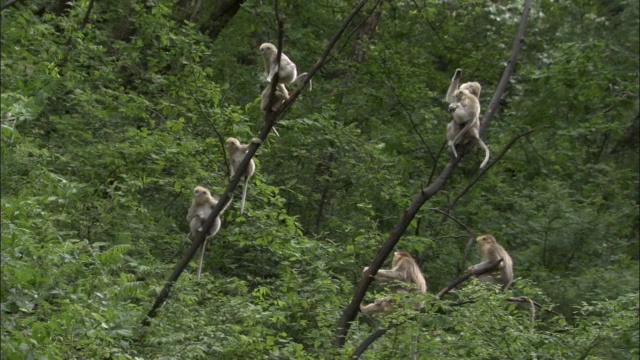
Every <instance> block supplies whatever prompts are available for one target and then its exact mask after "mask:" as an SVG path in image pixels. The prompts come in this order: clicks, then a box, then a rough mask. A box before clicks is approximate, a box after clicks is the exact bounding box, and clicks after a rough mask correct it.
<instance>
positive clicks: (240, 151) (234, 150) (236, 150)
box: [227, 137, 260, 214]
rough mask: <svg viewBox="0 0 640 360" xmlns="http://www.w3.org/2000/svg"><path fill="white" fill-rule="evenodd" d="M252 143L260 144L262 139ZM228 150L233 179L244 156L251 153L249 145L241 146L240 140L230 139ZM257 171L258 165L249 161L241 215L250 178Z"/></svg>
mask: <svg viewBox="0 0 640 360" xmlns="http://www.w3.org/2000/svg"><path fill="white" fill-rule="evenodd" d="M251 142H258V143H259V142H260V139H253V140H252V141H251ZM227 149H228V150H229V163H230V164H229V166H230V167H231V168H230V169H229V171H230V172H231V174H230V176H231V178H232V179H233V177H234V176H235V174H236V170H237V168H238V165H240V163H241V162H242V159H244V156H245V155H246V154H247V151H249V144H241V143H240V141H238V139H236V138H233V137H230V138H228V139H227ZM255 171H256V163H255V162H254V161H253V159H251V160H250V161H249V165H247V169H246V170H245V172H244V174H243V176H244V185H243V186H242V202H241V203H240V214H243V213H244V203H245V201H246V199H247V187H248V186H249V178H250V177H252V176H253V173H254V172H255Z"/></svg>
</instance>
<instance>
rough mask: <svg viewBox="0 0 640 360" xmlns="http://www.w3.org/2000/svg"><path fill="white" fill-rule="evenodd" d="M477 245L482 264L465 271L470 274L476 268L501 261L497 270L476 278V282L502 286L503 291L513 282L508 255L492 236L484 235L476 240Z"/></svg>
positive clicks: (511, 264) (511, 266) (511, 262)
mask: <svg viewBox="0 0 640 360" xmlns="http://www.w3.org/2000/svg"><path fill="white" fill-rule="evenodd" d="M476 242H477V243H478V251H479V252H480V257H481V258H482V262H481V263H479V264H476V265H473V266H470V267H469V268H468V269H467V272H472V271H474V270H476V269H478V268H482V267H483V266H486V265H488V264H490V263H492V262H495V261H498V260H499V259H502V262H501V263H500V265H498V268H497V269H496V270H494V271H493V272H490V273H484V274H482V275H479V276H478V280H480V282H483V283H491V284H499V285H502V291H505V290H507V289H508V288H509V286H511V283H512V282H513V261H512V260H511V256H510V255H509V253H508V252H507V251H506V250H505V249H504V248H503V247H502V246H500V244H498V242H497V241H496V238H494V237H493V236H492V235H489V234H486V235H481V236H478V237H477V238H476Z"/></svg>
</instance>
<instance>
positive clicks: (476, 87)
mask: <svg viewBox="0 0 640 360" xmlns="http://www.w3.org/2000/svg"><path fill="white" fill-rule="evenodd" d="M461 74H462V69H456V72H455V74H454V75H453V78H452V79H451V84H450V85H449V89H448V90H447V95H446V100H447V101H448V102H449V112H450V113H451V115H452V116H453V121H451V122H450V123H449V124H448V125H447V142H448V144H449V146H450V147H451V150H452V151H453V155H454V156H455V157H458V153H457V151H456V144H465V143H467V142H468V141H469V140H473V139H475V140H476V141H477V142H478V145H480V147H481V148H482V149H483V150H484V160H483V161H482V164H480V167H481V168H483V167H484V166H485V165H486V164H487V162H488V161H489V148H487V145H486V144H485V143H484V141H482V139H481V138H480V91H481V89H482V87H481V86H480V84H479V83H477V82H475V81H474V82H467V83H464V84H462V85H460V88H458V83H459V82H460V76H461Z"/></svg>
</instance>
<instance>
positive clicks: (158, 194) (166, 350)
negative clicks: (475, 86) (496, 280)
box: [0, 0, 640, 359]
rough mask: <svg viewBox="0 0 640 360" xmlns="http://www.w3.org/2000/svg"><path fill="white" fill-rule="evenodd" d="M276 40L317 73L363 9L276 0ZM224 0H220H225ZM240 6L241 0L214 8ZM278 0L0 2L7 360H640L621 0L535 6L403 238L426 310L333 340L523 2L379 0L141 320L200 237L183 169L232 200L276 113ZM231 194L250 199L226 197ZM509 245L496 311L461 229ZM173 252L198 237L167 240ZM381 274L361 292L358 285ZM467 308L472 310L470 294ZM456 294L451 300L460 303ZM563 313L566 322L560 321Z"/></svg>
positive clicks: (630, 38) (634, 102) (636, 226)
mask: <svg viewBox="0 0 640 360" xmlns="http://www.w3.org/2000/svg"><path fill="white" fill-rule="evenodd" d="M279 3H280V4H279V6H280V7H279V11H280V13H281V14H283V15H284V16H285V18H286V22H285V29H284V30H285V42H284V49H285V52H286V53H287V54H288V55H289V56H290V57H291V58H292V59H293V60H294V61H295V62H296V63H297V64H298V68H299V71H300V72H301V71H305V70H307V69H309V68H310V67H311V66H312V65H313V64H314V63H315V62H316V60H317V58H318V56H319V54H320V53H321V51H322V49H323V48H324V46H325V44H326V43H327V40H328V39H329V38H330V37H331V36H332V35H333V34H334V32H335V31H336V29H337V28H338V27H339V25H340V24H341V22H342V21H343V19H344V18H345V16H346V15H347V14H348V13H349V12H350V10H351V6H352V3H353V2H352V1H338V0H321V1H312V2H309V1H297V0H285V1H280V2H279ZM214 4H215V5H214ZM233 5H237V6H238V7H237V8H235V10H237V12H235V10H228V11H225V10H224V8H225V7H226V6H229V8H233ZM271 5H272V4H271V2H270V1H257V0H247V1H232V0H225V1H217V2H206V1H204V2H203V1H194V2H190V1H185V0H181V1H177V2H172V1H167V0H155V1H148V2H135V1H117V2H116V1H106V2H102V1H96V2H95V3H94V2H93V0H91V1H88V0H83V1H79V2H67V1H65V0H36V1H17V2H16V3H14V4H13V5H10V6H9V7H7V8H6V9H3V10H2V13H1V21H2V22H1V27H2V29H1V30H2V34H1V40H2V49H1V50H2V51H1V64H0V71H1V78H0V79H1V90H2V93H1V116H2V128H1V130H2V134H1V135H2V159H1V166H2V168H1V171H2V179H1V194H2V258H1V259H2V262H1V267H2V268H1V270H2V280H1V284H0V285H1V290H0V302H1V310H2V335H1V339H0V341H1V343H2V358H3V359H217V358H219V359H258V358H264V359H327V358H347V356H348V354H349V353H351V352H352V351H353V350H354V349H355V348H356V347H357V346H358V345H359V344H360V343H361V342H362V341H363V340H364V339H365V338H366V337H367V336H368V335H369V334H370V333H371V332H372V331H374V330H375V329H377V328H379V327H380V326H384V325H385V324H387V323H391V322H398V321H400V322H403V325H401V326H398V327H395V328H394V329H392V330H390V331H389V332H388V333H387V334H386V335H384V336H383V337H381V338H380V339H378V340H377V341H376V342H375V343H373V344H372V345H371V348H370V349H369V350H368V351H367V352H366V353H365V355H364V357H365V358H367V359H404V358H408V357H409V354H410V351H411V342H412V339H413V337H414V335H416V334H419V342H418V344H419V345H418V357H419V358H422V359H467V358H468V359H495V358H501V359H502V358H511V359H519V358H535V359H542V358H544V359H573V358H575V359H577V358H582V359H585V358H588V359H637V358H638V356H639V354H640V352H639V349H638V342H639V341H640V337H639V335H638V325H639V324H638V310H639V304H638V294H639V293H638V291H639V289H638V288H639V285H638V283H639V280H640V279H639V261H640V256H639V251H640V247H639V239H638V237H639V236H640V219H639V213H638V205H639V204H638V197H639V193H638V186H639V174H640V167H639V165H638V163H639V160H640V159H639V149H640V147H639V143H640V139H639V137H640V135H639V131H640V130H639V129H640V108H639V101H638V97H639V73H638V71H639V70H638V69H639V65H640V62H639V57H638V55H639V45H638V44H639V36H638V31H639V30H638V27H639V12H638V7H639V5H638V2H637V1H632V0H616V1H601V0H585V1H579V2H578V1H568V0H560V1H549V0H541V1H538V2H535V5H534V8H533V11H532V14H531V20H530V22H529V26H528V29H527V34H526V41H525V45H524V47H523V50H522V52H521V54H520V56H519V58H518V62H517V67H516V68H517V70H516V73H515V74H514V76H513V77H512V79H511V82H510V85H509V87H508V89H507V93H506V94H505V96H504V98H503V101H502V103H501V109H500V111H499V112H498V114H497V115H496V117H495V118H494V119H493V121H492V122H491V124H490V126H489V127H488V129H487V131H486V132H485V134H484V138H485V139H486V140H485V141H486V143H487V145H488V146H489V147H490V149H491V151H492V158H496V157H497V155H498V154H499V153H500V152H501V151H502V150H503V149H504V148H505V146H507V144H508V143H509V142H510V141H511V139H513V138H514V137H516V136H519V135H521V134H523V133H525V132H527V131H530V130H533V132H531V133H530V134H529V135H526V136H524V137H522V138H520V139H519V140H518V141H516V142H515V143H514V145H513V146H512V147H511V148H510V149H509V150H508V152H507V153H506V154H505V155H504V157H503V158H502V159H501V160H500V161H499V162H497V163H496V164H495V165H494V166H493V167H491V168H490V169H489V171H488V172H487V173H486V174H485V175H484V176H482V177H481V178H480V179H479V181H478V182H477V183H476V184H475V185H474V186H473V187H472V188H471V190H470V191H468V192H467V193H466V194H464V196H463V197H462V198H461V199H460V200H459V201H457V202H455V203H452V200H453V199H454V198H455V197H456V196H457V195H458V194H460V192H461V191H462V190H463V188H464V187H465V186H466V185H467V184H468V183H469V181H470V180H471V179H472V178H473V177H474V175H475V174H477V172H478V164H479V163H480V160H481V158H482V156H483V155H484V154H483V152H482V151H481V150H479V149H473V150H472V151H471V153H470V154H469V155H467V156H466V157H465V158H464V159H463V160H462V164H461V166H459V167H458V169H457V170H456V172H455V174H454V176H453V177H452V178H451V179H450V180H449V181H448V182H447V184H446V187H445V189H444V190H443V191H440V192H439V193H438V194H437V195H436V196H435V197H434V198H433V199H431V200H430V201H429V202H428V203H427V204H426V205H425V206H424V207H423V209H422V211H421V213H420V214H419V216H418V217H417V218H416V220H415V221H414V222H413V223H412V226H411V227H410V229H409V230H408V231H407V233H406V234H405V235H404V236H403V238H402V240H401V242H400V244H399V248H401V249H404V250H407V251H409V252H410V253H412V254H413V255H414V257H415V258H416V259H417V260H418V262H419V264H420V265H421V268H422V270H423V272H424V273H425V274H426V275H427V282H428V286H429V294H427V295H426V298H425V299H423V300H425V301H426V303H427V304H428V306H427V312H426V313H424V314H419V315H418V316H415V314H414V313H413V312H412V311H411V309H410V308H408V309H406V310H399V311H397V312H395V313H393V314H390V315H388V316H369V315H367V316H360V317H359V318H358V320H357V321H356V322H355V323H354V324H353V326H352V328H351V330H350V332H349V335H348V339H347V345H346V346H345V347H344V348H333V347H332V346H331V340H332V337H333V333H334V330H335V326H336V324H337V321H338V318H339V316H340V314H341V311H342V310H343V308H344V306H345V305H346V304H347V303H348V301H349V300H350V299H351V296H352V295H353V291H354V288H355V286H356V285H357V283H358V281H359V280H360V276H361V270H362V268H363V267H364V266H367V265H368V264H369V262H370V261H371V258H372V256H373V254H374V253H375V251H376V249H377V247H378V246H379V245H380V243H381V242H382V241H383V240H384V238H385V237H386V234H388V233H389V231H390V230H391V228H392V227H393V225H394V224H395V223H396V221H397V220H398V219H399V218H400V216H401V215H402V212H403V209H404V208H405V207H406V206H407V205H408V204H409V203H410V201H411V199H412V197H413V196H415V194H417V193H418V192H419V191H420V189H421V188H422V187H424V186H426V185H428V184H429V183H430V182H431V181H433V177H434V174H436V175H437V174H438V173H439V171H440V170H441V169H442V168H443V166H444V164H446V163H447V161H448V160H449V156H450V152H449V151H448V149H446V148H444V133H445V126H446V123H447V122H448V121H449V119H450V115H449V114H448V113H447V112H446V111H445V108H446V104H445V103H444V102H443V97H444V92H445V91H446V88H447V86H448V82H449V80H450V78H451V75H452V74H453V72H454V70H455V69H456V68H458V67H461V68H463V69H464V71H465V72H464V74H463V80H477V81H479V82H480V83H481V84H482V86H483V90H482V95H481V103H482V105H483V110H484V109H485V108H486V106H487V104H488V103H489V100H490V99H491V96H492V94H493V92H494V91H495V88H496V85H497V83H498V81H499V78H500V76H501V74H502V72H503V70H504V66H505V62H506V60H507V59H508V56H509V53H510V48H511V42H512V41H513V36H514V34H515V31H516V28H517V25H518V23H519V19H520V13H521V7H522V4H521V3H520V2H518V1H490V0H474V1H464V2H459V1H435V0H427V1H421V2H418V1H404V0H401V1H378V2H372V3H370V4H368V5H367V6H366V7H365V9H364V10H363V12H362V13H361V14H359V15H358V17H357V19H356V21H355V22H354V23H353V24H352V25H351V26H350V27H349V29H348V30H347V32H346V35H345V36H344V37H343V38H342V39H341V40H340V41H339V42H338V45H337V46H336V48H335V49H334V52H333V53H332V55H331V57H330V60H329V62H328V63H327V64H326V65H325V66H324V67H323V68H322V70H321V71H320V72H319V74H317V76H316V77H315V78H314V88H313V91H311V92H308V91H305V92H304V93H303V94H302V96H301V97H300V98H299V100H298V101H296V102H295V103H294V104H293V107H292V109H291V110H290V111H289V112H288V114H287V115H286V116H285V119H284V120H283V121H281V122H279V123H278V125H277V128H278V131H279V133H280V136H279V137H275V136H270V137H269V139H268V141H267V142H266V143H265V144H263V146H262V147H261V148H260V149H259V150H258V153H257V155H256V162H257V165H258V167H257V172H256V175H255V176H254V178H253V179H252V181H251V184H250V188H249V191H248V193H249V195H248V202H247V211H246V212H245V214H244V215H240V213H239V201H237V200H238V199H237V198H238V196H236V201H235V202H234V203H233V204H232V206H231V208H230V209H229V210H228V211H227V212H226V213H225V214H224V215H223V226H222V229H221V231H220V232H219V233H218V235H216V237H214V239H213V241H210V242H209V245H208V248H207V253H206V256H205V262H204V264H205V265H204V270H203V271H204V274H203V278H202V279H201V280H200V281H197V280H196V278H195V269H196V261H192V262H191V263H190V264H189V266H188V268H187V270H186V271H185V272H184V273H183V274H182V276H181V277H180V279H179V281H178V282H177V283H176V284H175V286H174V287H173V290H172V292H171V295H170V297H169V299H168V300H167V302H166V303H165V305H164V306H163V307H162V308H161V310H160V312H159V314H158V316H157V317H155V318H154V319H153V320H152V322H151V326H148V327H145V326H142V325H140V323H141V320H142V319H143V317H144V315H145V314H146V312H147V311H148V310H149V308H150V307H151V305H152V303H153V301H154V299H155V297H156V296H157V294H158V292H159V291H160V289H161V287H162V286H163V285H164V282H165V280H166V278H167V277H168V275H169V273H170V272H171V270H172V269H173V267H174V266H175V264H176V262H177V260H178V258H179V257H174V254H175V253H176V251H178V249H179V248H180V246H181V245H183V244H184V243H185V241H186V234H187V232H188V224H187V223H186V221H185V215H186V211H187V208H188V206H189V203H190V201H191V193H192V189H193V187H194V186H195V185H203V186H206V187H208V188H210V189H211V190H212V192H213V193H214V195H215V194H220V193H221V192H222V191H223V189H224V188H225V187H226V185H227V182H228V171H227V166H226V162H225V154H224V151H223V144H224V139H225V138H226V137H229V136H234V137H237V138H239V139H240V140H241V141H243V142H248V140H250V139H251V138H252V137H254V136H255V134H256V132H257V130H258V129H259V127H260V126H261V123H262V116H263V114H262V112H261V111H260V109H259V94H260V92H261V90H262V86H263V83H262V81H261V74H262V60H261V58H260V53H259V52H258V50H257V49H258V46H259V45H260V43H262V42H265V41H270V42H276V38H277V31H276V24H275V16H274V9H273V8H272V6H271ZM238 190H239V189H238ZM448 204H450V205H451V208H450V214H451V217H453V218H455V219H457V220H458V221H459V222H460V223H462V224H464V225H466V226H467V227H469V228H471V229H473V230H474V231H476V232H478V233H491V234H493V235H495V236H496V238H498V240H499V241H500V242H501V243H502V244H503V245H504V246H505V247H506V248H507V249H508V251H509V252H510V253H511V254H512V257H513V260H514V263H515V269H514V270H515V274H516V282H515V284H514V287H513V289H512V290H511V291H510V292H509V293H510V294H509V295H511V296H527V297H529V298H531V299H533V300H535V301H536V302H538V303H540V304H542V305H543V306H544V308H543V309H538V311H537V312H536V316H537V317H536V322H534V323H532V322H531V321H530V317H531V309H530V306H529V304H528V303H524V304H520V303H512V302H506V301H505V297H506V296H505V294H502V293H497V292H492V291H486V290H485V289H484V288H482V287H480V286H478V284H477V283H476V282H475V281H472V282H469V283H465V284H463V285H462V286H460V287H459V288H458V289H457V290H455V291H454V292H452V293H451V294H449V295H447V296H446V297H444V298H443V299H435V297H434V296H433V294H434V293H436V292H437V291H438V290H439V289H440V288H442V287H444V286H445V285H446V284H448V283H449V282H451V281H452V280H453V279H455V278H456V277H457V276H458V275H460V274H461V273H462V272H464V270H465V269H466V268H467V266H469V265H470V264H471V261H476V260H477V255H475V251H474V252H473V253H474V254H473V256H472V259H471V260H466V261H465V260H464V259H463V252H464V247H465V243H466V240H467V233H466V232H465V229H464V228H462V227H461V226H460V225H459V224H458V223H456V222H454V221H452V218H451V217H443V215H442V214H440V213H438V212H435V211H432V210H430V208H438V209H444V208H445V207H446V206H447V205H448ZM182 254H184V249H183V250H182V251H181V252H178V256H180V255H182ZM383 292H384V290H383V289H381V288H372V289H371V290H370V295H368V296H367V301H370V300H373V299H374V298H375V294H378V295H379V294H381V293H383ZM467 300H474V301H473V302H471V303H468V302H466V301H467ZM456 302H458V303H459V302H463V303H462V304H456ZM551 308H553V311H555V312H556V313H557V314H554V312H550V311H547V310H549V309H551Z"/></svg>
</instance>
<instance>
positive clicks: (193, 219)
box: [187, 186, 231, 279]
mask: <svg viewBox="0 0 640 360" xmlns="http://www.w3.org/2000/svg"><path fill="white" fill-rule="evenodd" d="M230 203H231V201H229V202H228V203H227V206H225V208H224V209H222V211H221V212H220V214H222V213H223V212H224V211H225V210H226V208H227V207H228V206H229V204H230ZM217 204H218V200H217V199H216V198H215V197H213V196H211V192H209V190H208V189H206V188H204V187H202V186H196V187H195V188H194V189H193V201H192V202H191V206H190V207H189V211H188V213H187V222H188V223H189V229H190V231H189V237H190V238H192V239H195V237H196V235H197V234H198V233H199V232H202V230H203V226H204V223H205V222H206V221H207V218H209V215H211V212H212V211H213V208H214V207H216V205H217ZM220 225H221V221H220V215H218V216H216V218H215V220H214V222H213V225H212V226H211V229H209V233H208V234H207V236H206V237H205V240H204V242H203V243H202V245H201V247H200V262H199V265H198V273H197V276H198V279H200V272H201V270H202V259H203V257H204V251H205V248H206V246H207V240H208V239H209V238H211V237H213V236H214V235H215V234H217V233H218V231H219V230H220Z"/></svg>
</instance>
